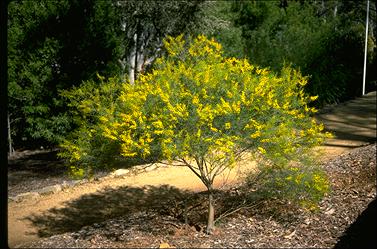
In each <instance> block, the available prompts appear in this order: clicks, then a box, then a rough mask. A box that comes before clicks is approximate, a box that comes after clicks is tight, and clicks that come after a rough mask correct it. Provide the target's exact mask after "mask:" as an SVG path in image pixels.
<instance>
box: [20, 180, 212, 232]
mask: <svg viewBox="0 0 377 249" xmlns="http://www.w3.org/2000/svg"><path fill="white" fill-rule="evenodd" d="M202 197H204V198H202ZM204 200H205V196H203V193H194V192H190V191H185V190H180V189H177V188H175V187H171V186H168V185H163V186H159V187H155V186H147V187H142V188H138V187H119V188H115V189H114V188H106V189H104V190H101V191H99V192H96V193H93V194H86V195H83V196H81V197H80V198H78V199H75V200H73V201H69V202H67V203H65V205H64V207H63V208H52V209H50V210H48V211H46V212H44V213H42V214H39V215H33V216H31V217H27V218H25V219H27V220H30V221H31V222H32V224H33V225H34V226H35V227H36V228H37V230H38V236H40V237H47V236H52V235H54V234H60V233H65V232H73V231H78V230H80V229H81V228H82V227H84V226H88V225H92V224H94V223H100V222H102V221H105V220H108V219H111V218H116V217H123V218H127V217H130V216H132V214H135V213H137V212H140V211H145V212H157V213H158V214H161V215H170V216H175V218H177V219H179V220H181V221H182V222H184V217H183V210H184V209H185V208H184V205H187V206H192V205H195V204H194V202H198V203H200V204H203V205H204V206H205V201H204ZM203 202H204V203H203ZM183 203H184V204H183ZM203 215H205V214H204V213H203ZM203 215H199V216H201V218H205V217H204V216H203ZM196 222H198V221H196Z"/></svg>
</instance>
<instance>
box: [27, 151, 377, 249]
mask: <svg viewBox="0 0 377 249" xmlns="http://www.w3.org/2000/svg"><path fill="white" fill-rule="evenodd" d="M324 167H325V169H326V171H327V172H328V175H329V178H330V181H331V186H332V191H331V193H330V194H328V196H326V197H325V198H324V199H323V200H322V201H321V203H320V208H319V210H318V211H317V212H309V211H305V210H302V209H298V208H295V207H291V206H290V205H287V204H286V203H284V204H283V205H282V204H281V203H280V204H279V203H272V202H269V203H263V204H261V205H258V206H255V207H254V208H249V209H243V210H241V211H240V212H237V213H234V214H232V215H230V216H228V217H226V218H224V219H222V220H220V222H219V223H218V224H217V229H216V230H215V233H214V234H212V235H206V234H205V233H204V232H203V229H204V227H205V215H206V214H205V212H206V210H205V193H196V194H195V193H185V195H176V196H173V197H169V196H170V195H167V196H166V198H161V199H160V200H158V202H156V203H155V204H154V205H151V206H149V207H148V208H143V207H140V208H139V209H138V210H137V211H133V212H130V213H128V214H125V215H120V216H118V217H116V218H112V219H108V220H106V221H104V222H99V223H94V224H91V225H89V226H85V227H82V228H81V229H80V230H78V231H70V232H66V233H62V234H58V235H53V236H51V237H48V238H44V239H41V240H39V241H36V242H33V243H29V244H27V245H23V246H22V247H34V248H35V247H38V248H54V247H64V248H74V247H81V248H94V247H97V248H105V247H112V248H129V247H138V248H140V247H142V248H143V247H144V248H145V247H148V248H151V247H152V248H158V247H166V246H172V247H185V248H188V247H196V248H198V247H206V248H208V247H216V248H219V247H221V248H222V247H237V248H245V247H247V248H251V247H252V248H262V247H264V248H266V247H267V248H278V247H290V248H354V247H357V248H361V247H364V248H365V247H370V248H375V247H376V246H377V243H376V237H375V234H376V144H372V145H368V146H364V147H361V148H357V149H354V150H352V151H351V152H350V153H347V154H343V155H341V156H339V157H336V158H334V159H332V160H330V161H328V162H326V164H325V165H324ZM149 191H151V190H149ZM146 192H148V190H146ZM236 195H237V190H235V189H231V190H228V191H225V192H219V193H217V194H216V197H217V198H219V199H221V198H225V199H226V198H233V197H234V196H236ZM150 196H153V195H150ZM184 199H186V200H187V199H189V200H190V202H185V201H184ZM183 203H186V204H183ZM185 207H186V210H188V211H189V212H187V215H186V216H185V215H184V214H183V212H182V210H184V209H185Z"/></svg>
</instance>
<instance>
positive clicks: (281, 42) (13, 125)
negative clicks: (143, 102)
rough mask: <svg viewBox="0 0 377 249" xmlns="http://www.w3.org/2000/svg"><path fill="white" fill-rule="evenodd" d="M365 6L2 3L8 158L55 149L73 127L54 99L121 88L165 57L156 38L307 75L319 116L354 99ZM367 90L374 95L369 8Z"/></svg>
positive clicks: (287, 0)
mask: <svg viewBox="0 0 377 249" xmlns="http://www.w3.org/2000/svg"><path fill="white" fill-rule="evenodd" d="M366 6H367V1H340V0H334V1H324V0H322V1H321V0H317V1H315V0H311V1H305V0H299V1H295V0H279V1H144V2H143V1H102V0H71V1H69V0H60V1H51V0H41V1H11V2H10V3H9V5H8V133H9V138H8V142H9V146H8V148H9V152H10V153H12V152H13V151H14V150H20V149H26V148H28V149H33V148H40V147H41V146H43V147H54V146H56V145H57V144H59V142H60V141H61V140H62V139H63V138H64V137H65V136H66V135H67V134H68V133H69V132H70V131H72V130H73V129H74V128H75V127H74V123H73V120H72V118H71V116H70V113H69V111H68V108H67V105H68V102H69V100H67V99H66V98H64V96H63V95H62V94H61V92H62V91H63V90H69V89H72V87H75V86H76V87H77V86H80V85H82V84H83V83H84V82H88V81H91V82H94V83H95V82H97V83H98V84H100V81H98V78H97V77H98V76H97V75H101V76H103V77H113V76H117V77H119V78H120V79H124V80H128V81H129V82H130V83H131V84H132V83H133V82H134V81H135V79H136V78H137V77H138V75H140V74H141V73H144V72H148V71H149V70H151V69H152V68H153V63H154V61H155V60H156V59H157V58H159V57H161V56H162V55H163V54H165V53H166V51H164V48H163V39H164V38H165V37H167V36H168V35H169V36H177V35H179V34H184V35H185V37H189V36H196V35H198V34H204V35H206V36H207V37H213V38H215V40H216V41H218V42H220V43H221V45H222V47H223V49H224V53H225V56H228V57H236V58H247V59H248V60H249V62H250V63H252V64H253V65H258V66H262V67H268V68H270V69H271V70H273V71H279V70H280V69H281V68H282V67H283V66H284V65H291V66H292V67H293V68H295V69H298V70H300V71H301V73H302V74H303V75H308V76H309V83H308V84H307V86H306V88H305V91H306V92H307V93H308V94H310V95H318V96H319V98H318V99H317V100H316V102H315V103H314V104H315V105H316V107H318V108H321V107H323V106H325V105H329V104H334V103H339V102H342V101H345V100H349V99H352V98H354V97H357V96H360V95H361V94H362V78H363V61H364V45H365V43H364V41H365V26H366V25H365V20H366V10H367V8H366ZM367 41H368V50H367V75H366V76H367V77H366V92H369V91H374V90H375V89H376V79H377V76H376V70H375V68H376V1H370V9H369V32H368V37H367Z"/></svg>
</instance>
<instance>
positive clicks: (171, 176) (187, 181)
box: [8, 92, 376, 247]
mask: <svg viewBox="0 0 377 249" xmlns="http://www.w3.org/2000/svg"><path fill="white" fill-rule="evenodd" d="M317 118H318V119H319V120H321V121H322V122H324V124H325V127H326V128H327V129H328V130H330V131H333V132H334V133H335V135H336V137H335V138H333V139H330V140H328V141H327V143H326V145H325V146H324V147H323V149H324V151H325V154H324V158H325V159H329V158H331V157H334V156H337V155H339V154H342V153H344V152H346V151H349V150H350V149H352V148H356V147H359V146H362V145H364V144H367V143H369V142H371V141H375V140H376V92H373V93H369V94H368V95H366V96H364V97H363V98H359V99H356V100H353V101H350V102H347V103H345V104H342V105H338V106H336V107H334V108H333V109H331V110H329V112H325V113H322V114H319V115H318V117H317ZM252 168H253V163H248V164H245V163H244V164H242V165H240V170H238V171H236V170H234V171H231V172H230V173H229V172H226V173H224V174H223V175H222V176H219V177H218V178H217V182H216V183H215V185H216V186H217V187H218V188H221V187H226V186H225V182H226V184H228V185H230V184H231V183H233V182H235V181H236V180H237V179H238V177H240V176H242V175H243V173H244V172H245V171H247V170H250V169H252ZM166 185H169V186H172V187H175V188H177V189H181V190H191V191H201V190H205V188H204V186H203V184H202V183H201V182H200V180H199V179H198V178H197V177H196V176H194V175H193V173H192V172H191V171H190V170H189V169H188V168H186V167H171V166H162V165H160V167H158V168H157V169H156V170H154V171H150V172H145V173H142V174H139V175H134V176H128V177H125V178H110V179H108V180H106V181H100V182H96V181H94V182H89V183H86V184H83V185H79V186H76V187H74V188H69V189H66V190H64V191H61V192H59V193H58V194H53V195H47V196H41V197H38V198H36V199H34V200H25V201H22V202H19V203H17V202H10V203H8V241H9V246H10V247H16V246H17V245H20V244H23V243H26V242H30V241H33V240H37V239H39V238H40V237H42V236H46V235H43V234H42V233H41V230H42V229H41V227H37V226H35V225H33V224H37V223H36V222H35V219H34V218H33V217H36V215H37V216H38V217H43V215H46V216H54V214H55V213H56V212H55V213H54V210H57V209H60V210H61V209H62V208H64V207H69V205H71V204H72V202H75V201H76V200H78V199H83V198H84V199H85V198H90V197H91V196H93V194H97V193H99V194H103V193H104V192H109V191H111V190H115V189H125V188H126V189H128V190H129V189H131V188H132V189H133V190H135V189H137V190H141V191H143V190H144V187H145V186H156V187H159V186H166ZM129 193H130V192H127V194H129ZM129 197H130V198H132V196H129ZM101 198H102V199H101ZM101 198H99V199H98V200H93V201H94V202H97V203H94V202H93V201H92V202H91V201H86V202H84V203H85V205H87V206H88V207H87V210H88V212H90V211H91V210H92V211H98V210H94V209H98V208H101V207H102V208H103V209H104V210H100V211H101V212H102V211H103V213H104V216H103V219H105V218H106V215H105V211H106V210H105V209H110V210H113V209H114V208H113V209H111V207H110V206H109V205H111V203H113V202H114V200H106V198H108V196H106V195H101ZM134 198H135V197H134ZM99 201H102V202H103V205H102V206H101V203H98V202H99ZM125 210H126V209H125ZM72 212H74V210H73V211H72ZM73 217H75V216H74V215H73ZM80 218H81V217H80V216H76V217H75V218H74V219H77V220H80ZM54 219H56V220H58V219H59V216H58V215H55V216H54ZM32 220H34V222H32ZM72 223H73V224H72V226H74V223H75V220H72ZM40 224H41V223H40ZM57 224H58V223H57ZM79 225H80V223H79V224H78V225H77V226H79ZM81 225H82V224H81ZM77 228H78V229H79V228H80V227H77Z"/></svg>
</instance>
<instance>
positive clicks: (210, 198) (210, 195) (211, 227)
mask: <svg viewBox="0 0 377 249" xmlns="http://www.w3.org/2000/svg"><path fill="white" fill-rule="evenodd" d="M214 220H215V207H214V200H213V193H212V189H209V190H208V222H207V230H206V233H207V234H212V232H213V230H214V228H215V224H214Z"/></svg>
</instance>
